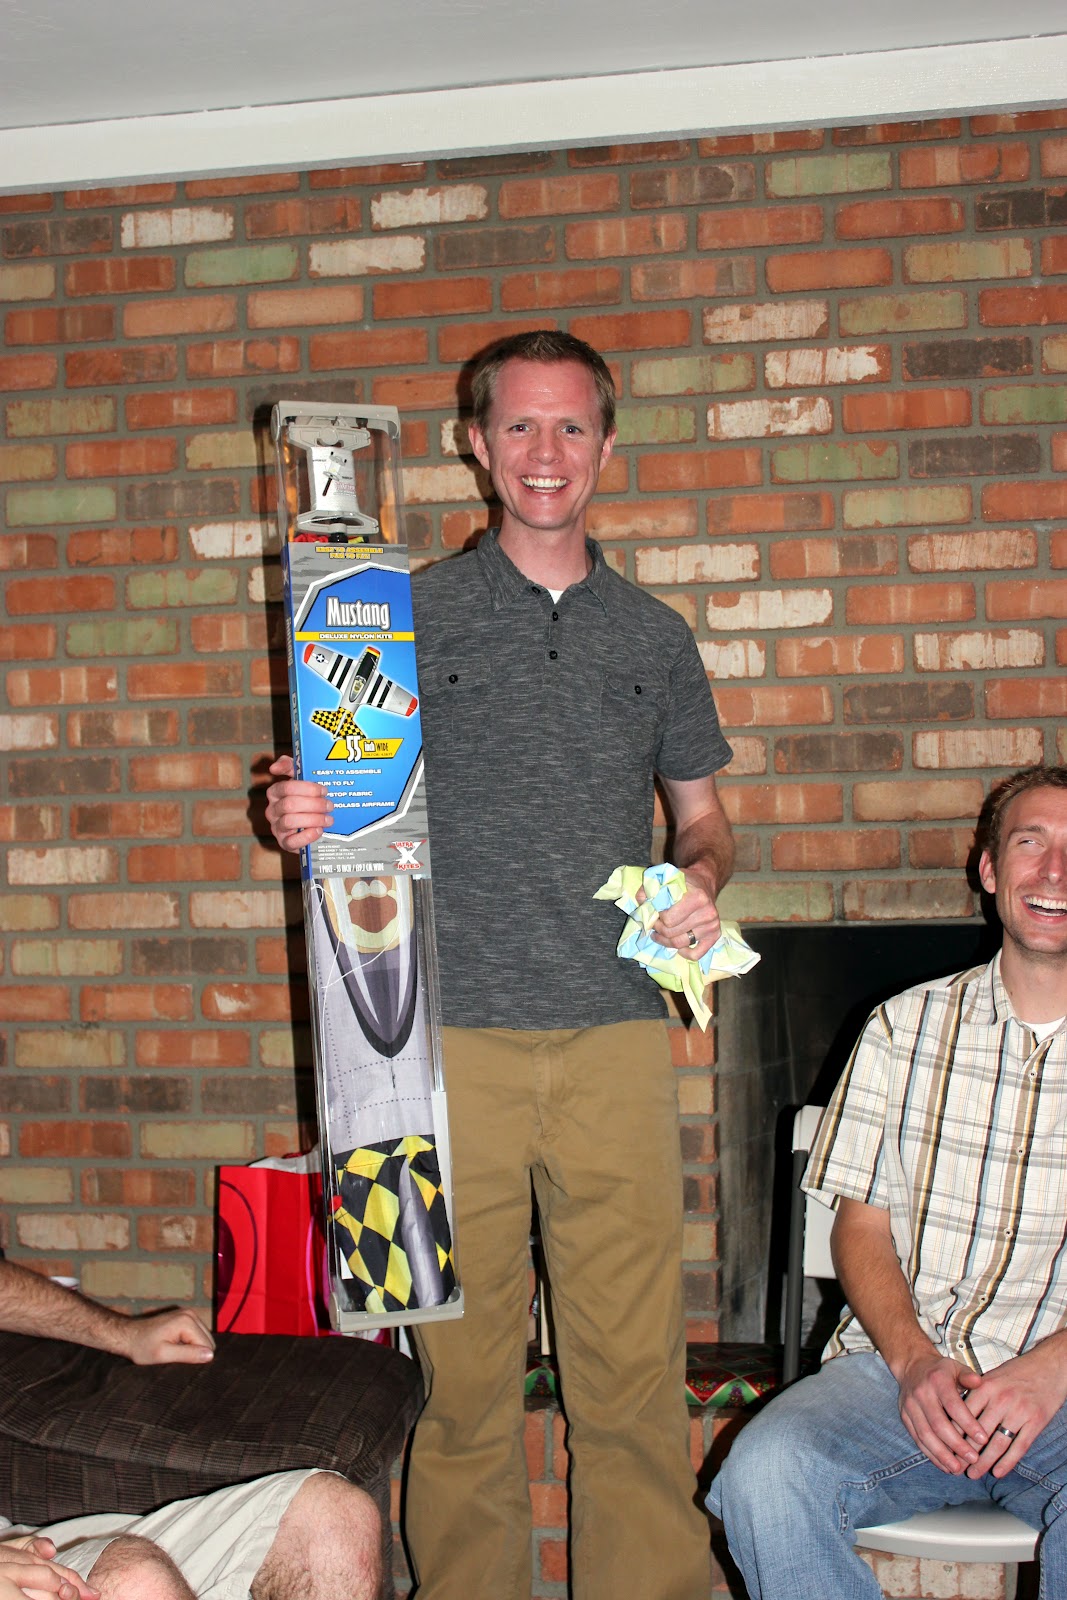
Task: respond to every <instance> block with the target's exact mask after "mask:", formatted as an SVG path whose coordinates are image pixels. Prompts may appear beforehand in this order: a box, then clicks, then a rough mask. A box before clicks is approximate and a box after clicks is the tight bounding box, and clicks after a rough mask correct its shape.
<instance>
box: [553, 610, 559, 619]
mask: <svg viewBox="0 0 1067 1600" xmlns="http://www.w3.org/2000/svg"><path fill="white" fill-rule="evenodd" d="M552 621H553V622H558V621H559V612H558V611H553V613H552Z"/></svg>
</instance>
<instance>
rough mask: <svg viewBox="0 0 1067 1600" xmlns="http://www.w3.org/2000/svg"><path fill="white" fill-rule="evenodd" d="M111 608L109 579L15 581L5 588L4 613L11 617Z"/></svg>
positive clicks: (112, 583)
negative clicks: (5, 603)
mask: <svg viewBox="0 0 1067 1600" xmlns="http://www.w3.org/2000/svg"><path fill="white" fill-rule="evenodd" d="M114 605H115V580H114V579H113V578H105V577H95V576H94V577H86V578H54V577H53V578H17V579H13V580H11V581H10V582H9V583H8V585H7V609H8V613H9V614H10V615H11V616H14V617H25V616H32V615H35V614H37V615H40V614H42V613H44V614H48V615H51V614H53V613H55V612H58V611H62V612H72V611H110V610H112V609H113V608H114Z"/></svg>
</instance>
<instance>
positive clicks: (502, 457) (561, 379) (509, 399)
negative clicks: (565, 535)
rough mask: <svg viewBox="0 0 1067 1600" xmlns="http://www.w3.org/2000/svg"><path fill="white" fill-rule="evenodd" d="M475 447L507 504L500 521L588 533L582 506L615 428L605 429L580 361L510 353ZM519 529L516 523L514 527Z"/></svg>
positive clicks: (588, 375)
mask: <svg viewBox="0 0 1067 1600" xmlns="http://www.w3.org/2000/svg"><path fill="white" fill-rule="evenodd" d="M470 435H471V443H472V445H473V447H474V453H475V455H476V456H477V457H478V460H479V461H480V462H481V464H482V466H483V467H486V468H487V469H488V471H489V474H490V476H491V478H492V480H493V488H494V489H495V490H496V492H497V495H498V496H499V498H500V503H501V505H502V506H503V508H504V521H503V529H507V528H508V526H509V524H510V525H512V526H513V525H514V524H516V523H517V524H519V527H520V528H521V529H524V530H537V531H541V532H571V531H576V532H578V533H581V534H583V535H584V531H585V508H586V506H587V505H588V504H589V501H590V500H591V499H592V497H593V491H594V490H595V489H596V485H597V479H598V478H599V477H600V469H601V468H602V467H603V465H604V463H605V462H606V461H607V459H608V457H609V455H610V454H611V447H612V445H613V443H614V442H615V435H614V433H611V434H609V435H608V437H607V438H604V437H603V436H602V433H601V421H600V407H599V405H598V403H597V391H596V384H595V383H594V381H593V375H592V373H591V372H590V371H589V370H588V369H587V368H586V367H583V366H582V365H581V363H580V362H577V361H555V362H541V361H517V360H516V361H508V362H506V363H505V364H504V366H503V367H502V368H501V369H500V372H499V373H498V374H497V382H496V392H495V393H494V395H493V403H492V407H491V408H490V412H489V420H488V423H487V425H486V428H485V431H484V433H483V432H482V430H481V429H480V428H478V427H477V425H476V424H474V423H472V424H471V429H470ZM514 531H518V530H514Z"/></svg>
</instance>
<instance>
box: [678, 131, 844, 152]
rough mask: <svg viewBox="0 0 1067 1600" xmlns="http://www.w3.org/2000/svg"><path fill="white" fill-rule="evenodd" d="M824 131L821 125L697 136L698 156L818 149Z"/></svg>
mask: <svg viewBox="0 0 1067 1600" xmlns="http://www.w3.org/2000/svg"><path fill="white" fill-rule="evenodd" d="M824 139H825V134H824V133H823V131H822V129H821V128H797V129H791V130H789V131H787V132H775V133H724V134H716V135H715V136H714V137H712V138H707V139H698V140H697V152H698V154H699V155H701V156H733V155H740V156H744V155H763V154H767V155H776V154H778V153H779V152H780V151H787V150H821V149H822V147H823V142H824Z"/></svg>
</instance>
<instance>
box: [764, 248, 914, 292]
mask: <svg viewBox="0 0 1067 1600" xmlns="http://www.w3.org/2000/svg"><path fill="white" fill-rule="evenodd" d="M892 281H893V258H892V256H891V255H890V254H889V251H888V250H811V251H808V252H807V253H806V254H803V255H777V256H771V257H769V258H768V261H767V284H768V287H769V288H771V289H773V290H775V291H776V292H787V291H790V290H793V289H855V288H859V287H860V285H867V284H871V285H873V284H883V283H892Z"/></svg>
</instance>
